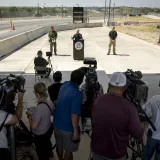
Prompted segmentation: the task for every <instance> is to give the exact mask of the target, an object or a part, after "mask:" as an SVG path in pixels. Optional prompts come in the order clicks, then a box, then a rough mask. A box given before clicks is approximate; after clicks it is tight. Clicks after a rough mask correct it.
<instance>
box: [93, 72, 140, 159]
mask: <svg viewBox="0 0 160 160" xmlns="http://www.w3.org/2000/svg"><path fill="white" fill-rule="evenodd" d="M126 83H127V79H126V76H125V75H124V74H123V73H120V72H116V73H114V74H113V75H112V77H111V79H110V82H109V93H107V94H104V95H102V96H100V97H99V98H97V100H96V101H95V103H94V105H93V111H92V141H91V149H92V152H93V159H94V160H99V159H101V160H106V159H110V160H113V159H114V160H126V154H127V145H128V141H129V139H128V138H129V135H131V136H132V137H133V138H135V139H139V138H141V137H142V136H143V129H142V127H141V123H140V119H139V116H138V112H137V110H136V107H135V106H134V105H133V104H132V103H131V102H129V101H128V100H126V99H125V98H124V97H123V93H124V91H125V90H126Z"/></svg>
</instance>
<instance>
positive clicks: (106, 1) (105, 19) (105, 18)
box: [104, 0, 107, 24]
mask: <svg viewBox="0 0 160 160" xmlns="http://www.w3.org/2000/svg"><path fill="white" fill-rule="evenodd" d="M106 10H107V0H105V9H104V24H105V23H106Z"/></svg>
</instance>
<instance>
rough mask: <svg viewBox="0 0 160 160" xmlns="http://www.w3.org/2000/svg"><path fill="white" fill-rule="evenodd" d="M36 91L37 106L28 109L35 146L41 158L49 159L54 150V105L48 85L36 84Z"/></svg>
mask: <svg viewBox="0 0 160 160" xmlns="http://www.w3.org/2000/svg"><path fill="white" fill-rule="evenodd" d="M34 93H35V96H36V98H37V107H36V108H35V110H34V111H33V113H32V112H30V111H27V112H26V114H27V116H28V119H29V123H30V127H31V129H32V132H33V134H34V140H35V147H36V151H37V154H38V157H39V160H49V158H50V155H51V152H52V143H51V140H50V139H51V136H52V133H53V125H52V122H51V116H52V114H53V110H54V105H53V103H52V102H50V101H48V100H47V98H48V94H47V87H46V85H45V84H44V83H43V82H39V83H37V84H35V86H34Z"/></svg>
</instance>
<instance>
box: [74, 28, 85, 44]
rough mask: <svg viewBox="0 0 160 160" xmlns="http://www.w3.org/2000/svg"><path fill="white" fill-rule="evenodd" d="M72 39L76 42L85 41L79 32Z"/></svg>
mask: <svg viewBox="0 0 160 160" xmlns="http://www.w3.org/2000/svg"><path fill="white" fill-rule="evenodd" d="M72 39H73V40H75V41H79V40H82V39H83V37H82V34H80V33H79V30H77V33H76V34H74V36H73V37H72Z"/></svg>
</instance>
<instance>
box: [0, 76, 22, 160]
mask: <svg viewBox="0 0 160 160" xmlns="http://www.w3.org/2000/svg"><path fill="white" fill-rule="evenodd" d="M10 78H12V79H10ZM24 83H25V80H24V78H23V77H15V76H13V75H10V76H8V77H7V78H5V79H3V80H0V99H1V101H0V160H10V159H11V156H13V155H15V153H13V152H14V151H15V146H14V143H13V144H12V140H13V139H11V137H13V135H14V134H13V133H12V132H10V131H11V130H10V128H11V127H12V126H13V125H14V124H16V123H18V122H19V120H20V119H21V117H22V110H23V107H22V103H23V96H24V89H23V88H21V87H23V86H24ZM17 92H18V94H17V95H18V103H17V106H16V105H15V104H14V100H15V96H16V93H17ZM13 128H14V126H13ZM13 128H12V129H13ZM11 134H13V135H11ZM13 138H14V137H13ZM9 143H10V146H9ZM11 145H12V146H13V148H11ZM10 152H12V153H13V155H11V153H10ZM12 158H13V159H14V158H15V157H12Z"/></svg>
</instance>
